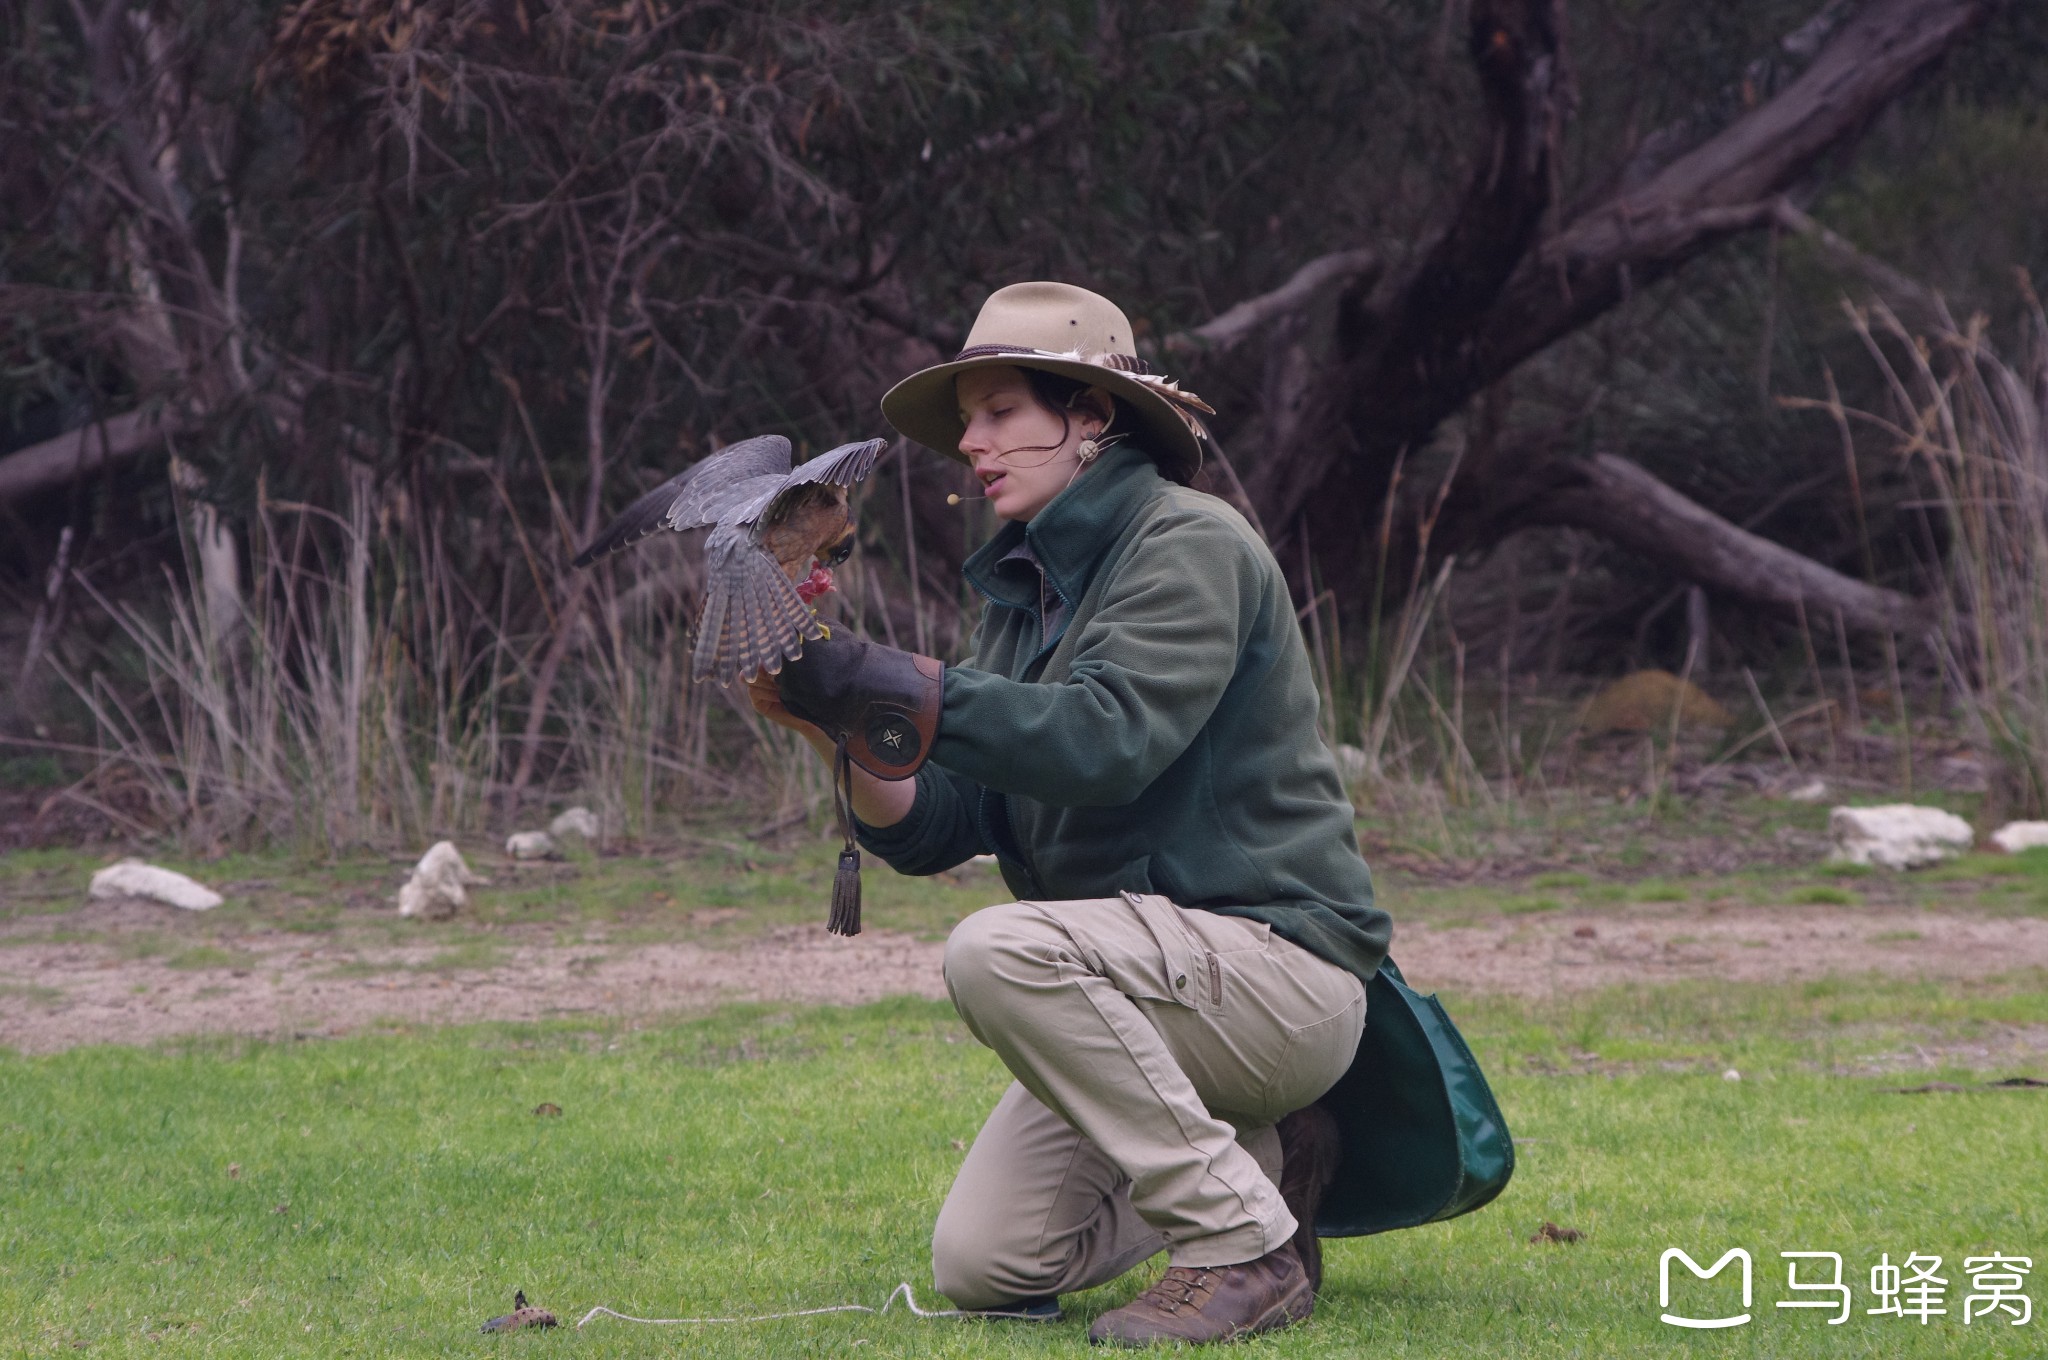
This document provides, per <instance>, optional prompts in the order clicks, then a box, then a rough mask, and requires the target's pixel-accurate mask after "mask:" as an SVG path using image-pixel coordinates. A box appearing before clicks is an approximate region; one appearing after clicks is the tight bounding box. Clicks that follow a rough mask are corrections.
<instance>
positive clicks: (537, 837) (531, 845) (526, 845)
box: [505, 831, 555, 859]
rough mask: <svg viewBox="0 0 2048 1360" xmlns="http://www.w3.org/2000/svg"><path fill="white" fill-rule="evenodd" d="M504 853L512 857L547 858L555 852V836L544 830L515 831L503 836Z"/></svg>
mask: <svg viewBox="0 0 2048 1360" xmlns="http://www.w3.org/2000/svg"><path fill="white" fill-rule="evenodd" d="M505 853H506V854H508V855H510V856H511V857H512V858H514V859H547V858H549V857H550V856H552V855H553V854H554V853H555V838H554V837H553V836H550V835H549V834H548V833H547V832H545V831H515V832H513V833H512V834H511V835H510V836H508V837H506V838H505Z"/></svg>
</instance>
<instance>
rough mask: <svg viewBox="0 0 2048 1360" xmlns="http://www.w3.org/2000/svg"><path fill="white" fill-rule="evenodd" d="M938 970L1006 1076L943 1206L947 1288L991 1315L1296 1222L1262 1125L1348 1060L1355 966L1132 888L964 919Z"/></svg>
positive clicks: (936, 1235) (937, 1238) (1241, 1248)
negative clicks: (1159, 1257) (1159, 1256)
mask: <svg viewBox="0 0 2048 1360" xmlns="http://www.w3.org/2000/svg"><path fill="white" fill-rule="evenodd" d="M945 972H946V987H947V989H948V990H949V991H950V992H951V993H952V997H953V1004H954V1006H955V1007H957V1008H958V1010H959V1012H960V1016H961V1018H962V1019H963V1020H965V1021H966V1022H967V1027H968V1029H970V1030H971V1031H973V1033H974V1036H975V1037H976V1038H977V1039H979V1040H981V1042H983V1043H985V1044H987V1045H988V1046H989V1047H990V1048H992V1049H994V1050H995V1052H996V1054H997V1056H999V1057H1000V1058H1001V1059H1002V1060H1003V1065H1004V1066H1006V1067H1008V1068H1009V1069H1010V1072H1011V1074H1012V1075H1013V1076H1015V1077H1016V1078H1017V1081H1016V1083H1015V1084H1014V1085H1012V1086H1011V1087H1010V1089H1009V1090H1008V1091H1007V1092H1006V1093H1005V1094H1004V1095H1003V1098H1002V1100H1001V1101H1000V1102H998V1103H997V1105H996V1108H995V1112H994V1113H993V1114H991V1115H990V1116H989V1119H988V1123H987V1124H986V1125H984V1126H983V1128H982V1130H981V1133H980V1134H979V1135H978V1136H977V1137H976V1138H975V1140H974V1146H973V1147H972V1148H971V1149H969V1151H968V1153H967V1160H966V1162H965V1163H964V1164H963V1165H962V1166H961V1168H960V1175H959V1178H958V1179H957V1180H955V1181H954V1182H953V1189H952V1192H951V1193H950V1194H948V1195H947V1196H946V1204H945V1207H944V1208H943V1209H941V1210H940V1211H939V1221H938V1225H937V1227H936V1228H935V1229H934V1230H933V1233H932V1270H933V1275H934V1278H935V1282H936V1284H937V1286H938V1289H939V1292H940V1293H942V1294H944V1295H946V1296H947V1297H948V1298H950V1299H951V1300H953V1302H954V1303H955V1304H957V1305H959V1306H960V1307H963V1308H988V1307H993V1306H997V1305H1000V1304H1004V1303H1010V1302H1014V1301H1015V1300H1018V1299H1024V1298H1034V1297H1038V1296H1040V1295H1046V1294H1063V1293H1069V1292H1072V1291H1074V1290H1079V1289H1087V1288H1091V1287H1092V1286H1094V1285H1098V1284H1102V1283H1104V1282H1105V1281H1108V1280H1111V1279H1114V1278H1116V1277H1117V1276H1118V1275H1121V1274H1122V1273H1123V1272H1124V1271H1126V1270H1129V1269H1130V1268H1131V1267H1132V1266H1134V1265H1136V1264H1138V1263H1139V1262H1141V1261H1143V1260H1144V1259H1145V1258H1147V1257H1148V1256H1151V1255H1152V1254H1153V1253H1155V1252H1157V1251H1159V1250H1161V1249H1162V1248H1164V1249H1168V1250H1170V1251H1171V1252H1172V1260H1173V1263H1174V1264H1176V1265H1190V1266H1202V1265H1208V1266H1217V1265H1231V1264H1235V1263H1237V1262H1240V1261H1251V1260H1256V1259H1257V1258H1258V1257H1261V1256H1263V1255H1265V1254H1266V1253H1267V1252H1269V1251H1272V1250H1274V1249H1275V1248H1277V1247H1278V1246H1280V1245H1281V1244H1282V1243H1283V1242H1285V1241H1287V1240H1288V1238H1290V1237H1291V1236H1293V1234H1294V1228H1295V1222H1294V1217H1293V1215H1291V1214H1290V1213H1288V1212H1287V1208H1286V1206H1285V1205H1284V1204H1282V1203H1281V1200H1280V1192H1279V1189H1278V1188H1277V1186H1278V1181H1279V1173H1280V1167H1279V1162H1280V1146H1279V1144H1280V1140H1279V1136H1278V1135H1277V1134H1276V1133H1275V1132H1274V1129H1273V1124H1274V1121H1276V1120H1278V1119H1279V1118H1280V1117H1281V1116H1282V1115H1285V1114H1287V1113H1289V1112H1290V1111H1293V1110H1297V1109H1300V1108H1301V1107H1302V1106H1304V1105H1307V1104H1309V1103H1310V1102H1312V1101H1314V1100H1315V1099H1316V1097H1318V1096H1320V1095H1321V1094H1322V1093H1323V1092H1325V1091H1327V1090H1328V1089H1329V1088H1330V1087H1331V1086H1332V1085H1333V1084H1335V1082H1336V1080H1337V1079H1338V1078H1339V1077H1340V1076H1342V1075H1343V1074H1344V1071H1345V1069H1346V1068H1347V1067H1349V1066H1350V1063H1351V1058H1352V1054H1353V1053H1354V1052H1355V1051H1356V1049H1357V1047H1358V1037H1359V1034H1360V1033H1361V1032H1362V1031H1363V1029H1364V1027H1365V987H1364V985H1363V984H1362V983H1360V982H1359V980H1358V979H1357V978H1355V977H1353V976H1352V975H1351V974H1350V973H1347V972H1345V971H1344V970H1343V969H1341V968H1338V967H1337V966H1335V965H1334V964H1329V963H1325V962H1324V961H1322V960H1321V959H1318V958H1317V957H1315V956H1314V955H1313V954H1310V953H1309V952H1308V951H1306V950H1304V949H1301V948H1299V947H1298V946H1296V945H1293V944H1290V943H1288V942H1287V941H1286V940H1283V939H1281V938H1280V937H1279V936H1277V935H1274V934H1273V933H1272V932H1271V931H1270V929H1269V928H1268V927H1267V926H1266V925H1264V924H1263V923H1261V922H1256V921H1247V920H1242V919H1239V918H1235V917H1229V916H1218V915H1216V914H1214V913H1213V912H1205V911H1189V910H1184V909H1182V908H1180V907H1176V906H1175V905H1173V903H1171V902H1169V901H1167V900H1166V899H1165V898H1163V897H1158V896H1151V895H1139V894H1136V893H1127V894H1125V895H1124V896H1122V897H1108V898H1098V899H1090V900H1085V901H1070V902H1010V903H1006V904H1004V905H1002V906H995V907H989V908H987V909H986V910H983V911H978V912H976V913H975V914H974V915H972V916H970V917H968V918H967V919H966V920H965V921H962V922H961V923H960V924H959V926H957V927H956V928H955V929H954V931H953V934H952V936H951V938H950V939H948V940H947V942H946V962H945Z"/></svg>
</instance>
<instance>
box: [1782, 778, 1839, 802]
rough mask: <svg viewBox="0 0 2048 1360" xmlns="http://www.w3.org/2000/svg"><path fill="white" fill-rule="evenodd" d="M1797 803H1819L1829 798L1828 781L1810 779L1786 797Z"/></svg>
mask: <svg viewBox="0 0 2048 1360" xmlns="http://www.w3.org/2000/svg"><path fill="white" fill-rule="evenodd" d="M1785 796H1786V797H1787V798H1789V799H1791V800H1792V801H1793V802H1795V803H1818V802H1821V801H1822V800H1824V799H1825V798H1826V797H1827V796H1828V781H1827V780H1825V779H1809V780H1807V781H1806V782H1805V783H1804V784H1801V785H1800V786H1799V787H1798V788H1796V789H1793V790H1792V791H1791V792H1790V793H1787V794H1786V795H1785Z"/></svg>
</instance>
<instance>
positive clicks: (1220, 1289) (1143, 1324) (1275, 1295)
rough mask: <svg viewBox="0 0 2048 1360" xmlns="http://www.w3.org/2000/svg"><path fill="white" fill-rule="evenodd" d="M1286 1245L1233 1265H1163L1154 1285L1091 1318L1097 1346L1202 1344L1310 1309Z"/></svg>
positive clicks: (1281, 1323)
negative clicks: (1110, 1309) (1093, 1319)
mask: <svg viewBox="0 0 2048 1360" xmlns="http://www.w3.org/2000/svg"><path fill="white" fill-rule="evenodd" d="M1315 1306H1316V1297H1315V1294H1314V1292H1313V1291H1311V1290H1310V1289H1309V1287H1308V1276H1306V1275H1304V1274H1302V1273H1301V1261H1300V1259H1299V1258H1298V1257H1296V1256H1295V1254H1294V1248H1293V1247H1292V1246H1283V1247H1281V1248H1280V1249H1279V1250H1278V1251H1270V1252H1267V1253H1266V1254H1265V1255H1264V1256H1261V1257H1260V1258H1259V1259H1258V1260H1256V1261H1246V1262H1245V1263H1244V1264H1242V1265H1235V1266H1168V1267H1167V1269H1166V1274H1164V1275H1162V1276H1160V1278H1159V1282H1158V1283H1157V1284H1155V1285H1153V1286H1152V1287H1151V1288H1150V1289H1148V1290H1146V1291H1145V1292H1144V1293H1142V1294H1140V1295H1138V1297H1137V1298H1135V1299H1132V1300H1131V1301H1130V1302H1129V1303H1127V1304H1125V1305H1124V1306H1123V1307H1121V1308H1118V1309H1116V1310H1115V1311H1113V1312H1108V1313H1104V1314H1103V1315H1102V1316H1101V1317H1099V1318H1097V1319H1095V1325H1094V1326H1093V1327H1090V1328H1089V1329H1088V1339H1089V1340H1090V1341H1091V1342H1093V1343H1094V1344H1096V1345H1098V1346H1102V1345H1110V1346H1154V1345H1162V1344H1169V1343H1173V1342H1184V1343H1186V1344H1188V1345H1200V1344H1202V1343H1203V1342H1206V1341H1229V1340H1232V1339H1233V1338H1236V1337H1240V1336H1251V1335H1252V1334H1253V1333H1255V1332H1270V1331H1273V1330H1274V1329H1276V1328H1279V1327H1285V1326H1287V1325H1288V1324H1289V1323H1291V1322H1300V1321H1301V1320H1302V1319H1304V1318H1306V1317H1307V1316H1308V1315H1309V1314H1310V1313H1311V1312H1313V1311H1315Z"/></svg>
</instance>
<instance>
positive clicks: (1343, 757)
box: [1331, 741, 1370, 784]
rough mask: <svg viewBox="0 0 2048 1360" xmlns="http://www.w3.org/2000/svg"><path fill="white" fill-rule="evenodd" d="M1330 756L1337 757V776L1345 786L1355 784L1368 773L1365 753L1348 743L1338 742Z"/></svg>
mask: <svg viewBox="0 0 2048 1360" xmlns="http://www.w3.org/2000/svg"><path fill="white" fill-rule="evenodd" d="M1331 754H1332V755H1334V756H1336V757H1337V775H1338V777H1339V778H1340V779H1342V780H1343V781H1344V782H1345V783H1346V784H1356V783H1357V782H1358V781H1359V780H1361V779H1363V778H1365V776H1366V775H1367V774H1368V773H1370V768H1369V764H1368V762H1367V760H1366V758H1365V751H1364V749H1363V748H1361V747H1357V746H1353V745H1351V743H1349V742H1341V741H1340V742H1338V743H1337V745H1336V746H1335V747H1334V748H1333V749H1332V751H1331Z"/></svg>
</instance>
